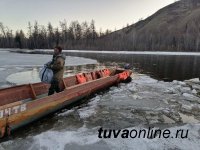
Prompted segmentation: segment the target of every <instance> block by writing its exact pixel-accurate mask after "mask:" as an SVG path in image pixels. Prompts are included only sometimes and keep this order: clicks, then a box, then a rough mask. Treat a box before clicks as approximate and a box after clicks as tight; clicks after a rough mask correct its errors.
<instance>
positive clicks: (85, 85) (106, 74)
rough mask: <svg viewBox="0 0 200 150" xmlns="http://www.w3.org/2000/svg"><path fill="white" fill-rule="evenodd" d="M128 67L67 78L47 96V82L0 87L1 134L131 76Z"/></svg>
mask: <svg viewBox="0 0 200 150" xmlns="http://www.w3.org/2000/svg"><path fill="white" fill-rule="evenodd" d="M131 74H132V71H131V70H124V69H102V70H98V71H93V72H89V73H81V74H77V75H74V76H70V77H66V78H64V79H63V82H62V83H61V84H60V87H61V89H62V91H61V92H59V93H55V94H53V95H50V96H48V95H47V93H48V89H49V87H50V84H46V83H42V82H40V83H34V84H24V85H19V86H13V87H9V88H4V89H0V137H4V136H6V135H10V134H11V131H14V130H16V129H18V128H19V127H22V126H24V125H27V124H29V123H31V122H33V121H35V120H38V119H39V118H42V117H44V116H46V115H48V114H50V113H53V112H56V111H58V110H60V109H62V108H64V107H66V106H68V105H70V104H72V103H74V102H77V101H79V100H80V99H82V98H84V97H87V96H89V95H91V94H93V93H95V92H97V91H99V90H103V89H105V88H107V87H110V86H112V85H114V84H117V83H119V82H122V81H126V80H127V79H128V78H129V79H130V75H131Z"/></svg>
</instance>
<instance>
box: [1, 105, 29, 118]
mask: <svg viewBox="0 0 200 150" xmlns="http://www.w3.org/2000/svg"><path fill="white" fill-rule="evenodd" d="M23 111H26V104H22V105H17V106H13V107H9V108H5V109H2V110H0V118H3V117H5V116H10V115H12V114H18V113H20V112H23Z"/></svg>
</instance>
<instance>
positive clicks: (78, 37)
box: [0, 20, 111, 49]
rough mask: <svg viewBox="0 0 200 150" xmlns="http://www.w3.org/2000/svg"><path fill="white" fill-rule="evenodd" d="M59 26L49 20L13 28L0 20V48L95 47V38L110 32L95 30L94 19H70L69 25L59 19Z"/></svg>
mask: <svg viewBox="0 0 200 150" xmlns="http://www.w3.org/2000/svg"><path fill="white" fill-rule="evenodd" d="M59 24H60V26H59V27H53V25H52V24H51V23H50V22H49V23H48V25H47V26H44V25H39V24H38V22H37V21H35V22H34V24H31V22H28V27H27V28H28V30H27V33H25V32H24V31H23V30H17V31H16V32H15V33H13V30H11V29H9V28H8V27H6V26H4V25H3V23H1V22H0V47H1V48H20V49H23V48H28V49H52V48H53V47H55V46H56V45H60V46H62V47H63V49H96V47H98V43H97V42H96V40H97V39H98V38H101V37H103V36H105V35H108V34H109V33H111V30H108V29H107V30H106V31H105V32H102V31H101V29H100V31H99V32H97V30H96V27H95V21H94V20H92V21H91V22H87V21H85V22H82V23H79V22H78V21H72V22H71V23H70V24H69V26H68V24H67V22H66V20H64V21H60V22H59Z"/></svg>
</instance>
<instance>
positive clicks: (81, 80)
mask: <svg viewBox="0 0 200 150" xmlns="http://www.w3.org/2000/svg"><path fill="white" fill-rule="evenodd" d="M76 78H77V80H78V83H80V84H81V83H85V82H86V78H85V77H84V75H83V74H77V75H76Z"/></svg>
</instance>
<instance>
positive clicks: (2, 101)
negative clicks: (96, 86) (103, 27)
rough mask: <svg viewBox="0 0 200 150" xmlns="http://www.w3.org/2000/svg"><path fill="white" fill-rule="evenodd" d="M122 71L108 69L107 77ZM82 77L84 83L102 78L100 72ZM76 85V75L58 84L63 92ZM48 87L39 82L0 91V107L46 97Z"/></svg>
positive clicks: (77, 82)
mask: <svg viewBox="0 0 200 150" xmlns="http://www.w3.org/2000/svg"><path fill="white" fill-rule="evenodd" d="M123 71H124V70H122V69H109V72H110V73H109V75H108V76H114V75H116V74H118V73H121V72H123ZM83 75H84V77H85V78H86V82H88V81H92V80H93V81H94V80H96V79H100V78H103V77H104V75H103V74H102V72H101V70H100V71H94V72H90V73H83ZM78 84H80V82H79V80H78V79H77V75H74V76H70V77H66V78H64V79H63V82H62V83H61V84H60V88H61V89H62V90H64V89H65V88H69V87H72V86H74V85H78ZM49 87H50V84H46V83H42V82H40V83H34V84H25V85H18V86H13V87H9V88H4V89H0V107H1V106H3V105H7V104H10V103H16V102H25V101H30V100H35V99H38V98H42V97H45V96H47V95H48V94H47V93H48V90H49Z"/></svg>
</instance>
